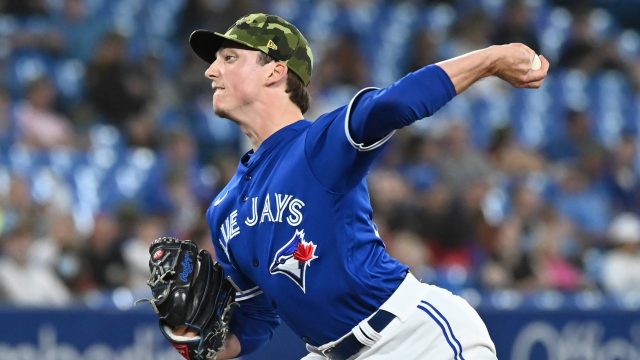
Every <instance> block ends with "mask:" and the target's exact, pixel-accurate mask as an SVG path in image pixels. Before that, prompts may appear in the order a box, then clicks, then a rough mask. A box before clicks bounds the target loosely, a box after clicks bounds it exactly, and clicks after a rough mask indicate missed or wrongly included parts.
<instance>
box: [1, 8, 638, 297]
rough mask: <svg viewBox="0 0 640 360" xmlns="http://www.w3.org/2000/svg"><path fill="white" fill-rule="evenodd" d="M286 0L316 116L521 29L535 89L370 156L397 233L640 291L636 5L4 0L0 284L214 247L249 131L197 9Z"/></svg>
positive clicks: (444, 118)
mask: <svg viewBox="0 0 640 360" xmlns="http://www.w3.org/2000/svg"><path fill="white" fill-rule="evenodd" d="M256 11H265V12H272V13H277V14H279V15H281V16H283V17H285V18H287V19H289V20H291V21H292V22H293V23H295V24H297V25H298V26H299V27H300V28H301V30H302V31H303V32H304V33H305V34H306V35H307V37H308V39H309V40H310V42H311V44H312V47H313V49H314V55H315V56H314V57H315V64H314V75H313V77H312V81H311V85H310V91H311V94H312V98H313V101H312V107H311V109H310V111H309V112H308V113H307V114H306V117H307V118H308V119H310V120H313V119H315V118H316V117H317V116H318V115H319V114H321V113H323V112H325V111H328V110H331V109H333V108H335V107H337V106H341V105H343V104H346V103H347V102H348V101H349V99H350V98H351V96H353V95H354V94H355V93H356V92H357V90H359V89H361V88H363V87H366V86H386V85H389V84H391V83H392V82H393V81H394V80H395V79H397V78H399V77H401V76H402V75H403V74H405V73H407V72H409V71H413V70H415V69H417V68H419V67H421V66H424V65H426V64H430V63H434V62H437V61H439V60H442V59H446V58H449V57H452V56H456V55H459V54H461V53H464V52H467V51H471V50H474V49H478V48H482V47H486V46H489V45H491V44H502V43H509V42H523V43H525V44H527V45H529V46H530V47H532V48H533V49H534V50H536V51H537V52H539V53H542V54H544V55H545V56H546V57H547V58H548V59H549V60H550V62H551V64H552V65H551V66H552V70H551V73H550V76H549V79H548V80H547V82H546V83H545V86H544V87H543V88H542V89H541V90H539V91H532V90H516V89H511V88H510V87H508V86H506V85H505V84H503V83H501V82H500V81H497V80H491V79H487V80H483V81H482V82H481V83H479V84H477V85H476V86H474V87H473V88H472V89H470V90H469V91H468V92H467V93H465V94H463V95H462V96H459V97H458V98H456V99H454V100H453V101H452V102H451V103H450V104H448V105H447V106H446V107H445V108H444V109H442V111H441V112H439V113H438V114H437V115H436V116H434V117H433V118H429V119H425V120H422V121H420V122H418V123H416V124H414V125H412V126H411V127H410V128H407V129H403V130H402V131H399V132H398V133H397V134H396V135H395V136H394V138H393V139H392V141H391V142H390V143H389V145H388V146H387V148H386V150H385V152H384V153H383V156H382V158H381V161H380V163H379V164H378V165H377V166H376V167H375V168H374V169H373V170H372V171H371V173H370V175H369V178H368V179H369V186H370V190H371V197H372V202H373V204H374V216H375V221H376V223H377V225H378V227H379V230H380V233H381V236H382V238H383V239H384V240H385V242H386V244H387V247H388V249H389V251H390V252H391V253H392V254H393V255H394V256H395V257H397V258H399V259H401V260H402V261H403V262H405V263H407V264H408V265H410V266H411V268H412V270H413V271H414V273H416V274H417V275H418V276H419V277H420V278H422V279H423V280H424V281H428V282H432V283H436V284H438V285H441V286H444V287H447V288H449V289H451V290H453V291H463V290H464V289H475V290H477V291H480V292H490V291H494V290H505V289H507V290H517V291H519V292H521V293H535V292H537V291H546V290H553V291H559V292H578V291H585V290H586V291H594V292H602V293H605V294H612V295H613V296H624V294H628V293H633V292H640V217H639V216H640V154H639V153H638V145H639V142H638V130H640V35H639V31H640V23H638V21H637V16H633V15H632V14H639V13H640V3H638V2H637V1H631V0H627V1H625V0H617V1H597V0H583V1H570V0H564V1H560V0H557V1H552V0H513V1H507V0H484V1H471V0H440V1H436V0H434V1H426V0H423V1H420V0H413V1H412V0H404V1H403V0H396V1H383V0H332V1H316V0H304V1H293V0H269V1H258V0H236V1H230V0H117V1H111V0H86V1H85V0H22V1H12V0H0V70H1V71H0V301H1V302H3V303H10V304H19V305H31V306H43V305H44V306H50V305H67V304H71V303H86V302H87V301H88V300H87V299H91V298H93V297H94V296H95V295H96V294H101V293H109V292H111V291H114V290H118V289H129V290H131V291H133V292H134V293H143V292H144V291H146V284H145V281H146V279H147V276H148V267H147V261H148V252H147V251H148V245H149V243H150V242H151V241H152V240H153V239H155V238H156V237H158V236H165V235H171V236H176V237H179V238H189V239H193V240H194V241H196V242H198V244H200V246H202V247H204V248H207V249H209V250H211V251H212V245H211V240H210V234H209V230H208V226H207V224H206V221H205V217H204V212H205V210H206V208H207V207H208V205H209V203H210V201H211V199H213V197H214V196H215V195H216V194H217V192H218V191H219V190H220V189H221V187H222V186H224V184H225V183H226V182H227V181H228V180H229V179H230V177H231V176H232V175H233V173H234V171H235V167H236V164H237V161H238V159H239V157H240V156H241V154H243V153H244V152H245V151H246V150H247V149H248V144H247V142H246V141H245V140H244V138H243V136H242V134H241V133H240V131H239V129H238V128H237V127H236V126H235V125H233V124H231V123H230V122H228V121H225V120H223V119H220V118H218V117H217V116H216V115H214V114H213V112H212V109H211V90H210V84H209V82H208V81H207V80H206V79H205V78H204V77H203V76H204V75H203V74H204V70H205V67H206V64H205V63H203V62H202V61H201V60H200V59H198V58H197V57H195V56H194V55H193V54H192V53H191V51H189V49H188V44H187V39H188V35H189V33H190V32H191V31H192V30H194V29H196V28H207V29H211V30H216V31H224V30H225V29H226V28H227V27H228V26H229V25H231V23H232V22H233V21H235V19H237V18H239V17H240V16H242V15H243V14H246V13H249V12H256Z"/></svg>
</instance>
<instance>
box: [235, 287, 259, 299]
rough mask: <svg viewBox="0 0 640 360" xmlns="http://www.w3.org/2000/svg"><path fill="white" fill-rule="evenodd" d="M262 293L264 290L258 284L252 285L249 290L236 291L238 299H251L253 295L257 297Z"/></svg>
mask: <svg viewBox="0 0 640 360" xmlns="http://www.w3.org/2000/svg"><path fill="white" fill-rule="evenodd" d="M260 294H262V290H260V288H259V287H258V286H256V287H252V288H251V289H249V290H244V291H237V292H236V301H244V300H249V299H251V298H253V297H256V296H258V295H260Z"/></svg>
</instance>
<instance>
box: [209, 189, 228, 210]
mask: <svg viewBox="0 0 640 360" xmlns="http://www.w3.org/2000/svg"><path fill="white" fill-rule="evenodd" d="M227 194H229V190H227V192H226V193H224V195H222V196H221V197H219V198H217V199H216V200H215V201H214V202H213V206H218V205H220V203H221V202H222V200H224V198H226V197H227Z"/></svg>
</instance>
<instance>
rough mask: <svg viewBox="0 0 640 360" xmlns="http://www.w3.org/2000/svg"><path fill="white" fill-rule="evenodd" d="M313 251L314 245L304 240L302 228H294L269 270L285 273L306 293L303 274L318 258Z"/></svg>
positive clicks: (272, 272)
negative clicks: (291, 235)
mask: <svg viewBox="0 0 640 360" xmlns="http://www.w3.org/2000/svg"><path fill="white" fill-rule="evenodd" d="M315 251H316V245H315V244H314V243H313V242H312V241H309V242H307V241H305V239H304V230H296V232H295V233H294V234H293V237H292V238H291V240H289V242H287V243H286V244H284V246H283V247H282V248H280V250H278V251H277V252H276V255H275V257H274V259H273V262H272V263H271V267H270V268H269V272H270V273H271V274H274V275H275V274H278V273H279V274H284V275H286V276H287V277H289V279H291V280H293V281H294V282H295V283H296V284H298V286H300V289H302V292H303V293H306V288H305V284H306V281H305V279H306V276H305V275H306V272H307V268H308V267H309V266H311V261H313V260H315V259H317V258H318V257H317V256H316V255H315Z"/></svg>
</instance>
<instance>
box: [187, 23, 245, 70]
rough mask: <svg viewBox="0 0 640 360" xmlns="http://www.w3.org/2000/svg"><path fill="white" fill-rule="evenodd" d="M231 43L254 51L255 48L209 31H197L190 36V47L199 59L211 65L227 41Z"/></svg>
mask: <svg viewBox="0 0 640 360" xmlns="http://www.w3.org/2000/svg"><path fill="white" fill-rule="evenodd" d="M225 40H228V41H231V42H234V43H237V44H240V45H244V46H247V47H249V48H252V49H253V46H251V45H249V44H247V43H245V42H243V41H239V40H236V39H233V38H230V37H226V36H224V35H223V34H220V33H217V32H213V31H209V30H196V31H194V32H192V33H191V36H189V45H191V49H192V50H193V52H194V53H196V55H198V57H200V58H201V59H202V60H204V61H206V62H207V63H208V64H211V63H212V62H213V61H214V60H215V59H216V52H218V49H220V46H222V43H223V42H224V41H225Z"/></svg>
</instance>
